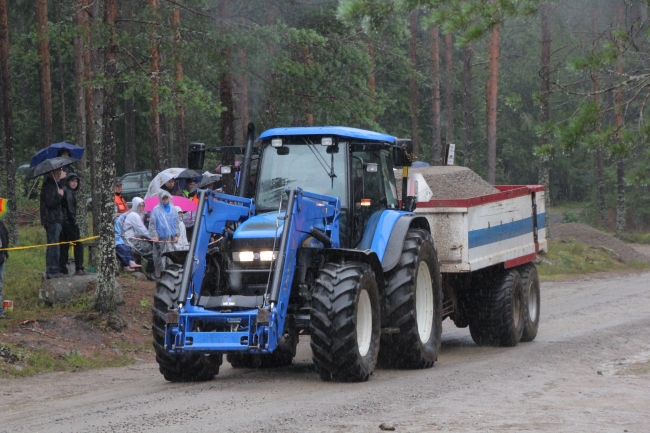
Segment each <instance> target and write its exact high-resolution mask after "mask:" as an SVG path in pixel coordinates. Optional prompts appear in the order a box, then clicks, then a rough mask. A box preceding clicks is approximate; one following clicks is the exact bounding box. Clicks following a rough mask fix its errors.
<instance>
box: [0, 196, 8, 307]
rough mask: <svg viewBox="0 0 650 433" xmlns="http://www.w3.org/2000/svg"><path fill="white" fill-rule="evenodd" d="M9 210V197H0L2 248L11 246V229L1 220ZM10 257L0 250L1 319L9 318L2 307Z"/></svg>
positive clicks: (0, 245)
mask: <svg viewBox="0 0 650 433" xmlns="http://www.w3.org/2000/svg"><path fill="white" fill-rule="evenodd" d="M6 212H7V199H5V198H0V248H2V249H4V248H9V231H8V230H7V227H6V226H5V225H4V223H3V222H2V221H1V219H2V217H4V216H5V213H6ZM8 259H9V252H7V251H0V319H2V318H9V317H8V316H7V314H6V313H5V310H4V308H2V288H3V286H4V280H5V263H6V262H7V260H8Z"/></svg>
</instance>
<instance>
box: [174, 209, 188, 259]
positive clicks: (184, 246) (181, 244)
mask: <svg viewBox="0 0 650 433" xmlns="http://www.w3.org/2000/svg"><path fill="white" fill-rule="evenodd" d="M174 212H175V213H176V214H177V215H178V232H179V233H180V235H179V236H178V242H176V245H175V248H176V250H177V251H186V250H189V249H190V243H189V242H188V240H187V239H188V238H187V236H186V234H185V224H184V223H183V219H184V218H185V216H184V215H183V211H182V210H181V208H180V207H178V206H174Z"/></svg>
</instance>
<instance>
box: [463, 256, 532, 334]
mask: <svg viewBox="0 0 650 433" xmlns="http://www.w3.org/2000/svg"><path fill="white" fill-rule="evenodd" d="M493 272H495V274H494V275H492V277H489V276H486V278H485V280H488V281H490V282H489V283H487V284H485V285H483V286H481V287H480V288H478V289H477V290H476V292H475V293H474V294H473V302H472V314H471V316H470V318H469V331H470V334H471V335H472V339H473V340H474V342H475V343H476V344H478V345H479V346H516V345H517V343H519V340H520V339H521V335H522V333H523V332H524V315H523V313H524V304H525V302H526V301H525V299H524V287H523V285H522V284H521V276H520V275H519V272H517V271H516V270H515V269H506V270H501V271H493Z"/></svg>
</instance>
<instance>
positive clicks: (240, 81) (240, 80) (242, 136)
mask: <svg viewBox="0 0 650 433" xmlns="http://www.w3.org/2000/svg"><path fill="white" fill-rule="evenodd" d="M238 57H239V67H240V68H241V73H240V74H239V76H238V77H237V95H238V96H237V106H238V110H239V117H240V118H241V127H240V128H239V132H238V134H237V136H238V137H239V138H238V140H239V142H240V143H242V144H241V145H242V146H244V145H245V143H246V135H247V131H248V122H250V114H249V111H248V77H247V75H246V68H247V64H248V53H247V52H246V50H245V49H241V50H240V51H239V56H238Z"/></svg>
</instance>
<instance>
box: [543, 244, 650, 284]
mask: <svg viewBox="0 0 650 433" xmlns="http://www.w3.org/2000/svg"><path fill="white" fill-rule="evenodd" d="M548 248H549V251H548V254H546V255H544V256H541V257H542V258H543V261H542V263H541V264H539V265H537V269H538V272H539V275H540V278H542V279H543V280H548V279H558V278H564V277H567V276H572V275H581V274H589V273H595V272H607V271H630V270H646V269H650V265H649V264H647V263H639V262H632V263H622V262H621V261H620V260H618V258H617V257H616V256H615V255H613V254H612V253H611V252H610V251H608V250H607V249H604V248H596V247H590V246H588V245H584V244H581V243H578V242H573V241H571V242H564V241H549V243H548Z"/></svg>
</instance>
